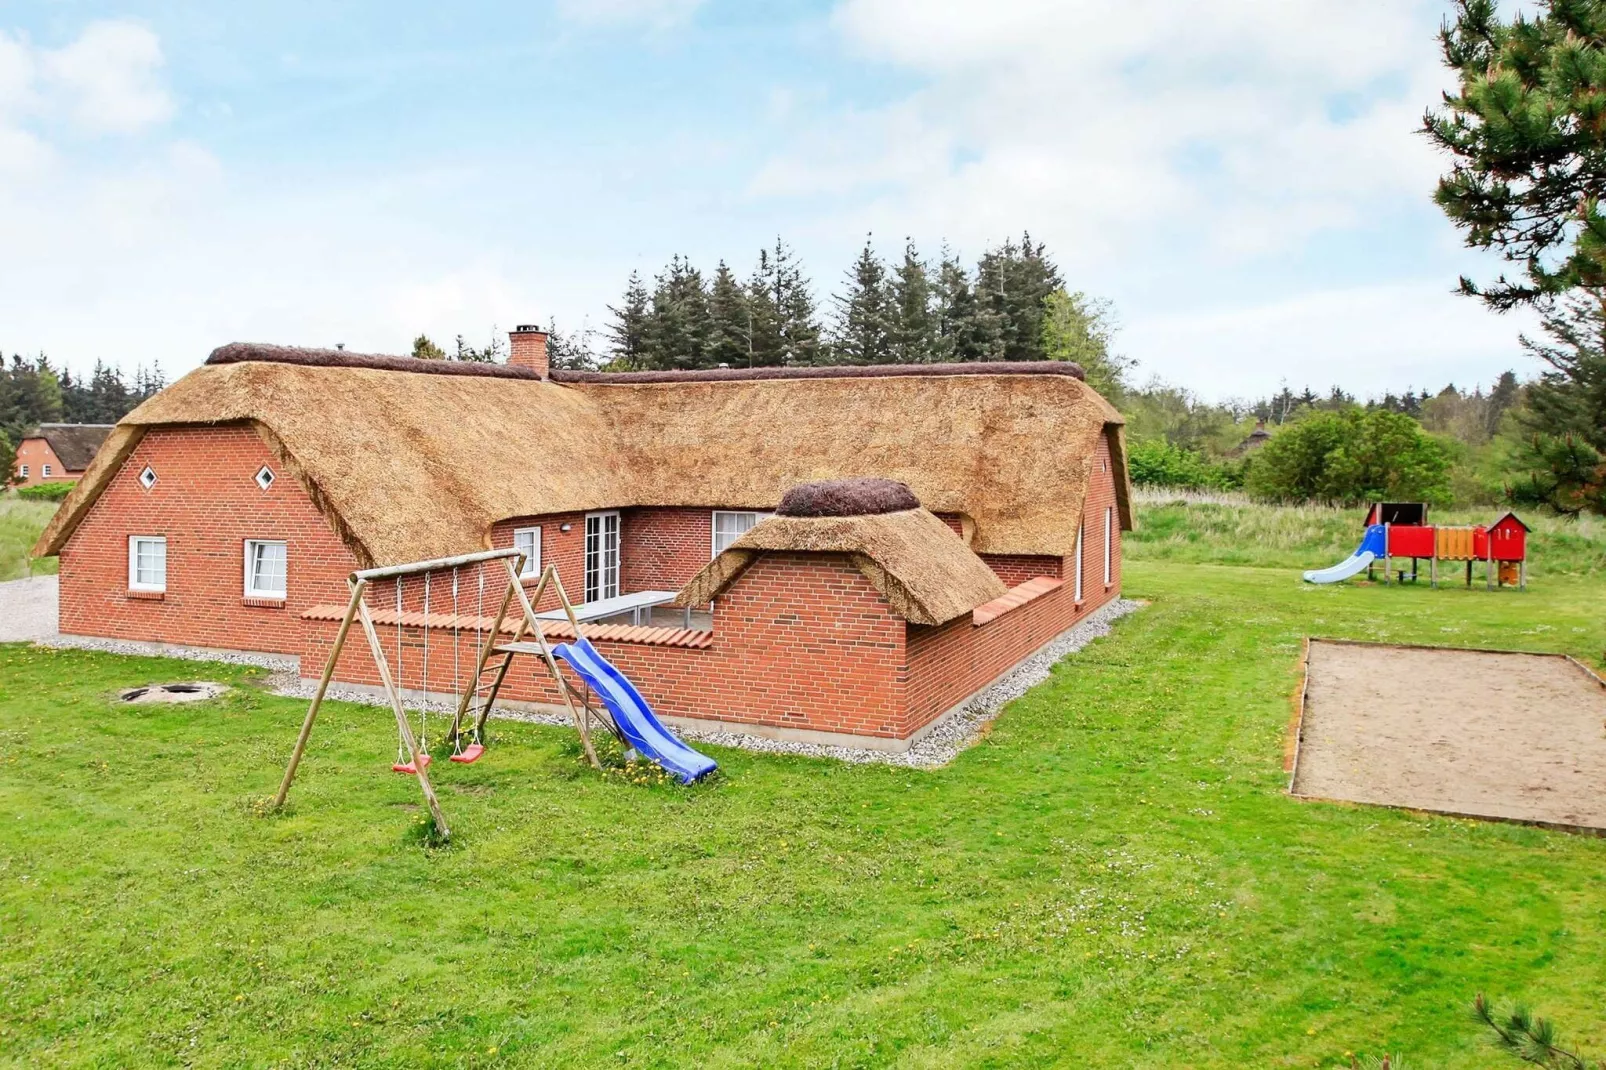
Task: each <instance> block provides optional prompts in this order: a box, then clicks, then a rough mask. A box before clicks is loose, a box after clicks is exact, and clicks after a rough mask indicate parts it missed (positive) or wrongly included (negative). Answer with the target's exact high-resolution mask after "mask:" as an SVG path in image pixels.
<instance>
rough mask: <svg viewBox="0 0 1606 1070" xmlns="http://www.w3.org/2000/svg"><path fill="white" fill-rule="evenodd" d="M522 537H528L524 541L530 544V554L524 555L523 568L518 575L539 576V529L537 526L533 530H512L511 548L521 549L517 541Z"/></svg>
mask: <svg viewBox="0 0 1606 1070" xmlns="http://www.w3.org/2000/svg"><path fill="white" fill-rule="evenodd" d="M522 536H529V538H528V539H526V541H527V542H529V543H530V552H529V553H528V554H526V555H525V558H524V567H523V568H521V569H520V570H519V575H520V576H539V575H540V574H541V528H540V527H539V526H536V527H533V528H514V529H513V548H514V549H515V550H522V549H523V547H522V546H520V545H519V539H520V537H522Z"/></svg>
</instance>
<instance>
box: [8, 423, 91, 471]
mask: <svg viewBox="0 0 1606 1070" xmlns="http://www.w3.org/2000/svg"><path fill="white" fill-rule="evenodd" d="M112 426H113V425H111V424H40V425H39V426H38V427H36V428H34V429H33V430H32V431H29V432H28V433H27V434H26V435H24V436H23V437H24V438H36V437H37V438H42V439H44V440H45V441H46V442H48V443H50V449H51V452H53V453H54V454H55V455H56V458H57V459H58V460H60V461H61V466H62V467H63V468H65V469H66V470H67V471H69V472H82V471H83V470H84V469H86V468H88V467H89V462H90V461H92V460H94V459H95V451H96V450H98V449H100V444H101V443H102V442H105V441H106V436H107V435H109V434H110V433H111V429H112Z"/></svg>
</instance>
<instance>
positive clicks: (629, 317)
mask: <svg viewBox="0 0 1606 1070" xmlns="http://www.w3.org/2000/svg"><path fill="white" fill-rule="evenodd" d="M651 301H652V297H651V295H650V294H648V293H647V284H646V283H644V282H642V281H641V272H639V271H632V272H631V273H630V281H629V282H628V283H627V284H626V285H625V296H624V299H623V300H621V301H620V302H619V305H618V307H617V308H616V307H614V306H613V305H609V306H608V312H609V314H610V315H612V316H613V322H612V323H611V324H609V325H608V351H609V352H610V353H611V354H612V355H613V364H612V365H611V366H612V367H616V368H618V369H619V370H622V371H630V370H631V369H634V368H644V367H646V363H645V360H646V348H647V317H648V314H649V311H650V306H651Z"/></svg>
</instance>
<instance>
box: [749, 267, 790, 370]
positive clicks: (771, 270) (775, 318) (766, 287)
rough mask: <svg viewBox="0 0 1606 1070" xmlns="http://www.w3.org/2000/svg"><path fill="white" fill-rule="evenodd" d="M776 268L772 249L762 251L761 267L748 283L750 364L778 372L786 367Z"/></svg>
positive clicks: (750, 365) (754, 270)
mask: <svg viewBox="0 0 1606 1070" xmlns="http://www.w3.org/2000/svg"><path fill="white" fill-rule="evenodd" d="M774 275H775V265H774V261H773V260H772V259H771V258H770V254H769V250H768V249H760V250H759V251H758V265H757V266H756V267H754V268H753V274H752V276H751V277H749V278H748V280H747V293H746V295H745V300H746V305H747V322H748V328H747V363H748V366H749V367H754V368H774V367H779V366H780V365H782V364H784V363H786V339H785V337H784V333H783V331H782V324H781V310H780V308H779V307H778V306H777V305H776V303H775V291H776V286H775V281H774Z"/></svg>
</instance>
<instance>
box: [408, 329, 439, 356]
mask: <svg viewBox="0 0 1606 1070" xmlns="http://www.w3.org/2000/svg"><path fill="white" fill-rule="evenodd" d="M413 356H415V357H417V358H419V359H420V360H445V359H446V350H444V349H442V348H441V347H440V346H438V345H436V344H435V343H434V342H432V341H430V340H429V335H427V334H421V335H419V336H418V337H417V338H414V339H413Z"/></svg>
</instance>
